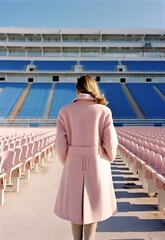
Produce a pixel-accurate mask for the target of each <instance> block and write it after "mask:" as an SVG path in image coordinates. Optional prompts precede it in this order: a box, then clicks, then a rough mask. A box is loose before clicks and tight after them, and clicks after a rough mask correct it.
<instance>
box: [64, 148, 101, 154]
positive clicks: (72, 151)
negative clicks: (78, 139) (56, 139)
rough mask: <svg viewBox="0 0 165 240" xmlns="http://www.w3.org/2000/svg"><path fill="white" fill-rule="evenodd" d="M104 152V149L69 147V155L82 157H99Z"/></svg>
mask: <svg viewBox="0 0 165 240" xmlns="http://www.w3.org/2000/svg"><path fill="white" fill-rule="evenodd" d="M102 152H104V150H103V148H102V147H75V146H69V147H68V153H70V154H74V155H81V156H89V155H98V154H100V153H102Z"/></svg>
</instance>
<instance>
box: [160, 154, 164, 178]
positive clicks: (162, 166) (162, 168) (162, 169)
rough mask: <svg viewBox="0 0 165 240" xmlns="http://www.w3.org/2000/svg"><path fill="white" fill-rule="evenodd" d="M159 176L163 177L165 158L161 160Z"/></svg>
mask: <svg viewBox="0 0 165 240" xmlns="http://www.w3.org/2000/svg"><path fill="white" fill-rule="evenodd" d="M160 174H162V175H163V176H165V157H164V158H162V165H161V169H160Z"/></svg>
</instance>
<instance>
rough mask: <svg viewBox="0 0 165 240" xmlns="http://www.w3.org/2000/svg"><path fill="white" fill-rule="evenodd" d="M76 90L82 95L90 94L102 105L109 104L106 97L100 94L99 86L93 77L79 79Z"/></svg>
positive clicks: (86, 76)
mask: <svg viewBox="0 0 165 240" xmlns="http://www.w3.org/2000/svg"><path fill="white" fill-rule="evenodd" d="M76 88H77V90H79V91H80V92H81V93H88V94H90V95H91V96H92V97H93V98H94V99H95V100H96V102H97V103H99V104H102V105H107V104H108V102H107V100H106V98H105V97H104V94H102V93H101V92H100V89H99V86H98V84H97V82H96V81H95V79H94V78H93V77H92V76H90V75H85V76H81V77H80V78H78V79H77V84H76Z"/></svg>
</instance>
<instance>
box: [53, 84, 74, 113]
mask: <svg viewBox="0 0 165 240" xmlns="http://www.w3.org/2000/svg"><path fill="white" fill-rule="evenodd" d="M75 87H76V85H75V83H58V84H56V86H55V94H54V98H53V100H52V105H51V109H50V114H49V117H50V118H54V117H55V118H57V116H58V112H59V109H60V108H61V107H63V106H64V105H66V104H69V103H70V102H72V101H73V99H74V98H75V97H76V92H75V91H76V90H75Z"/></svg>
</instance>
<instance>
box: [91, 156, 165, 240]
mask: <svg viewBox="0 0 165 240" xmlns="http://www.w3.org/2000/svg"><path fill="white" fill-rule="evenodd" d="M112 174H113V180H114V187H115V192H116V197H117V202H118V213H117V214H116V215H115V216H114V217H112V218H110V219H108V220H106V221H103V222H100V223H99V224H98V226H97V234H96V239H95V240H165V211H157V197H148V196H147V194H146V189H143V188H142V186H141V183H140V181H138V179H137V176H133V174H132V173H131V172H130V171H129V170H128V168H127V167H126V166H125V164H124V162H123V161H122V159H120V157H119V156H118V158H117V159H116V160H115V162H114V163H113V164H112Z"/></svg>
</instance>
